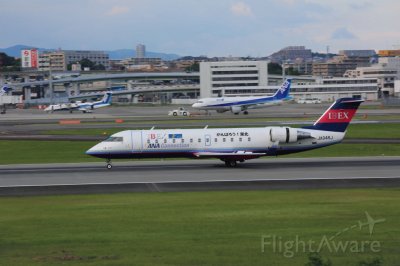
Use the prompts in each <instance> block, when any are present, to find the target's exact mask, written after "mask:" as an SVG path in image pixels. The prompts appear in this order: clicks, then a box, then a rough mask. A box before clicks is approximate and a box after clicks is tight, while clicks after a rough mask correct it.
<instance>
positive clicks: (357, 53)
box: [339, 50, 376, 57]
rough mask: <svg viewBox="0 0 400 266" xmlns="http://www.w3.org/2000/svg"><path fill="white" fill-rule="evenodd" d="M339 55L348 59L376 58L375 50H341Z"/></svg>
mask: <svg viewBox="0 0 400 266" xmlns="http://www.w3.org/2000/svg"><path fill="white" fill-rule="evenodd" d="M339 55H343V56H346V57H373V56H376V53H375V50H340V51H339Z"/></svg>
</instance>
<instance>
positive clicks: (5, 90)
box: [0, 85, 12, 95]
mask: <svg viewBox="0 0 400 266" xmlns="http://www.w3.org/2000/svg"><path fill="white" fill-rule="evenodd" d="M11 90H12V89H11V88H10V87H7V86H5V85H4V86H3V87H2V88H1V90H0V95H4V94H7V93H8V92H10V91H11Z"/></svg>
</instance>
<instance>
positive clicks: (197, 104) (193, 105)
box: [192, 103, 200, 108]
mask: <svg viewBox="0 0 400 266" xmlns="http://www.w3.org/2000/svg"><path fill="white" fill-rule="evenodd" d="M192 107H193V108H198V107H200V104H199V103H194V104H192Z"/></svg>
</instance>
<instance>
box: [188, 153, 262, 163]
mask: <svg viewBox="0 0 400 266" xmlns="http://www.w3.org/2000/svg"><path fill="white" fill-rule="evenodd" d="M264 155H266V153H261V152H250V151H235V152H195V153H194V156H196V157H198V158H201V157H203V158H207V157H208V158H218V159H221V160H238V161H239V160H249V159H255V158H259V157H261V156H264Z"/></svg>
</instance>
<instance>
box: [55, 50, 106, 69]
mask: <svg viewBox="0 0 400 266" xmlns="http://www.w3.org/2000/svg"><path fill="white" fill-rule="evenodd" d="M61 52H63V53H64V55H65V63H66V64H67V65H69V64H74V63H76V62H79V61H80V60H82V59H89V60H90V61H92V62H93V63H95V64H96V65H103V66H104V67H105V68H106V69H108V68H109V66H110V63H109V60H110V57H109V55H108V53H106V52H104V51H84V50H82V51H79V50H63V51H61Z"/></svg>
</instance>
